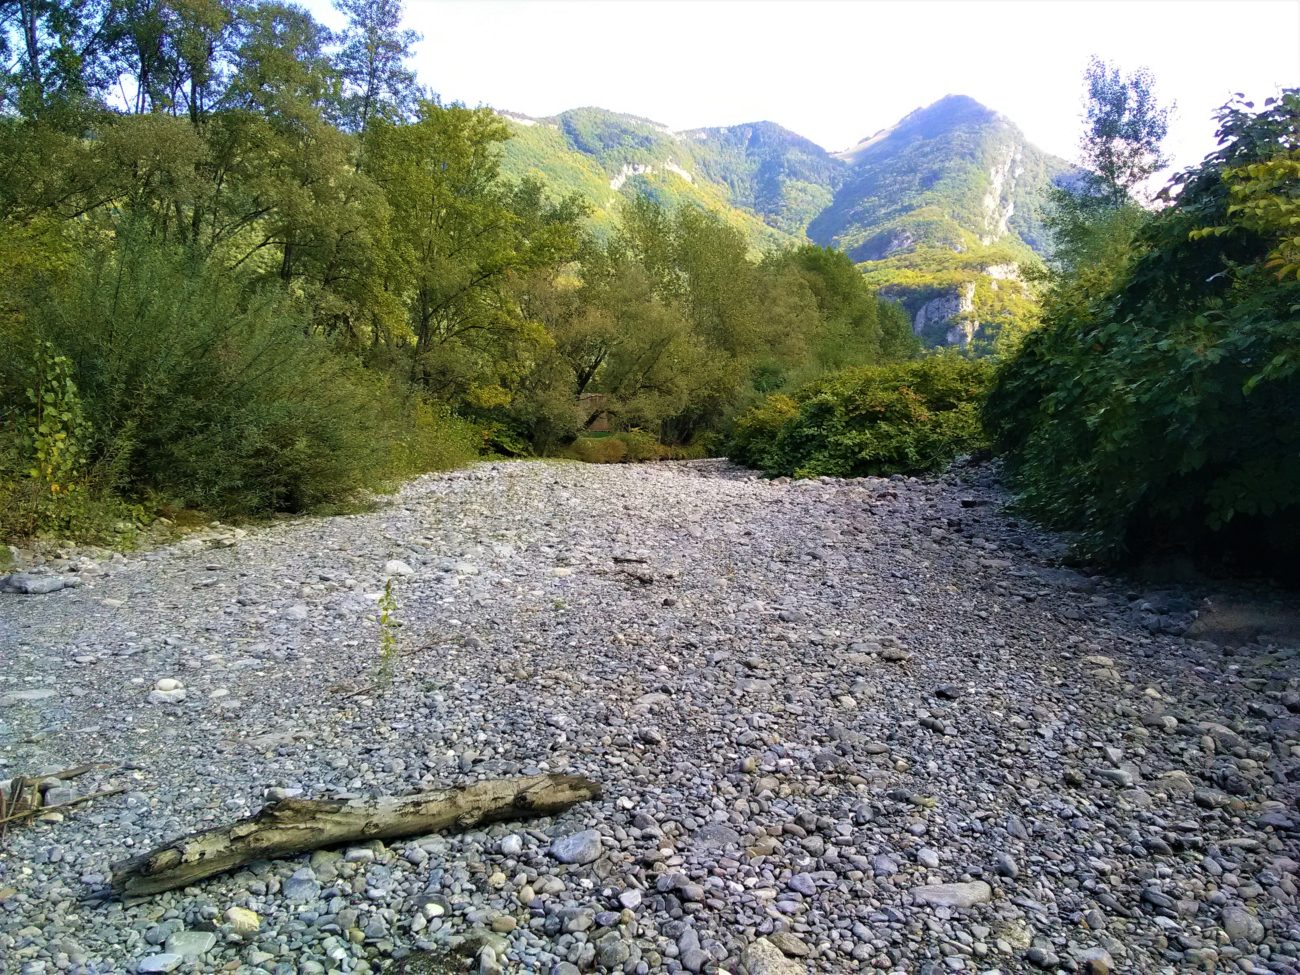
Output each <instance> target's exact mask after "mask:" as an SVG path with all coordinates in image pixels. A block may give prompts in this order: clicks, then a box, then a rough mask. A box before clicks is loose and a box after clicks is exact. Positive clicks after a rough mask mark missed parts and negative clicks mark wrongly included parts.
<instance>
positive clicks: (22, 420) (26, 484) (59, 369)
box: [0, 342, 90, 534]
mask: <svg viewBox="0 0 1300 975" xmlns="http://www.w3.org/2000/svg"><path fill="white" fill-rule="evenodd" d="M20 403H21V405H20V406H19V408H18V409H17V410H16V411H15V412H16V416H15V418H14V421H13V424H12V430H11V437H10V441H11V446H10V448H9V451H8V453H9V455H10V456H9V459H8V461H7V462H5V463H3V464H0V469H3V468H9V472H8V476H6V477H5V478H4V481H5V485H4V487H3V490H0V494H4V495H5V496H6V505H5V507H6V509H7V510H8V514H7V516H6V517H5V518H4V519H3V520H4V521H5V523H6V524H8V523H10V522H12V523H13V524H12V525H11V528H12V529H15V530H16V531H15V534H35V533H37V532H40V531H66V530H68V529H70V528H72V527H74V525H75V523H76V522H78V521H79V520H80V516H81V514H82V509H83V508H84V507H85V504H86V500H87V499H86V497H85V495H86V471H87V460H88V449H87V448H88V444H89V441H90V424H89V423H88V422H87V421H86V418H85V414H84V411H83V410H82V405H81V396H80V395H79V393H78V391H77V384H76V382H75V381H74V379H73V371H72V363H71V362H70V361H69V360H68V358H67V357H66V356H63V355H60V354H59V352H58V350H57V349H56V348H55V347H54V345H52V344H51V343H49V342H45V343H42V344H41V346H40V347H39V351H38V353H37V355H36V361H35V362H34V363H33V364H32V366H31V367H30V369H29V371H28V385H27V386H26V388H25V389H24V390H23V394H22V397H21V400H20ZM0 459H2V458H0Z"/></svg>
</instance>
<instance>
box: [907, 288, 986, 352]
mask: <svg viewBox="0 0 1300 975" xmlns="http://www.w3.org/2000/svg"><path fill="white" fill-rule="evenodd" d="M974 315H975V284H974V282H967V283H966V284H962V285H958V286H957V288H956V289H954V290H953V291H951V292H949V293H947V294H942V295H940V296H939V297H937V298H931V299H930V300H929V301H927V302H926V303H925V304H923V305H922V306H921V307H920V309H918V310H917V313H916V317H915V318H914V319H913V320H912V332H913V333H914V334H915V335H916V336H917V337H918V338H920V339H921V340H922V341H924V342H925V343H926V344H927V345H955V346H960V347H965V346H968V345H970V343H971V340H972V339H973V338H974V337H975V332H976V331H977V330H978V329H979V321H978V320H976V319H975V317H974Z"/></svg>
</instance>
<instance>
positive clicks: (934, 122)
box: [503, 95, 1069, 344]
mask: <svg viewBox="0 0 1300 975" xmlns="http://www.w3.org/2000/svg"><path fill="white" fill-rule="evenodd" d="M504 117H505V118H506V119H508V120H509V121H510V123H511V133H512V136H513V137H512V139H511V140H510V142H509V143H507V145H506V147H505V150H504V152H505V159H504V162H503V168H504V170H505V172H506V173H508V174H510V175H512V176H515V177H523V176H529V175H531V176H534V177H539V178H541V179H542V180H543V181H544V182H546V183H547V184H548V185H549V186H551V187H552V188H553V189H554V190H556V191H560V192H565V193H577V194H579V195H580V196H581V197H582V198H583V199H584V200H585V201H586V202H587V203H588V204H589V205H590V207H591V208H592V212H593V213H592V215H593V221H594V223H595V225H596V227H597V228H598V229H607V228H608V227H609V226H612V223H613V220H614V218H615V216H616V214H617V210H618V207H619V201H620V200H621V199H623V198H626V197H629V196H635V195H649V196H651V197H653V198H654V199H656V200H657V201H658V202H660V203H663V204H665V205H667V206H669V207H674V208H675V207H677V206H680V205H682V204H686V203H689V204H693V205H696V206H700V207H703V208H704V209H706V210H709V211H711V212H713V213H716V214H719V215H720V216H722V217H723V219H725V220H726V221H727V222H728V223H729V224H731V225H732V226H734V227H736V228H737V229H739V230H741V231H742V232H743V233H744V234H745V237H746V239H747V240H748V241H749V242H750V245H751V246H752V247H753V248H755V249H756V250H759V251H764V250H769V249H772V248H779V247H782V246H788V245H790V244H792V243H796V242H801V241H804V240H812V241H814V242H816V243H819V244H823V245H826V246H833V247H836V248H838V249H840V250H843V251H844V252H846V253H847V254H849V256H850V257H852V258H853V259H854V260H855V261H857V262H860V263H862V264H863V270H864V271H865V272H866V273H867V274H868V275H869V276H870V277H871V278H872V280H873V283H875V284H877V285H878V286H880V287H882V288H886V289H889V293H891V294H893V295H894V296H895V297H897V298H898V299H900V300H902V301H903V303H904V304H905V305H906V306H907V308H908V311H909V314H910V315H911V316H912V317H913V321H914V328H915V329H916V330H917V332H918V334H921V335H922V336H923V337H924V338H926V339H927V340H928V341H930V342H931V343H933V344H948V343H958V344H966V343H968V342H970V341H971V340H972V339H973V338H974V337H975V336H976V335H977V334H978V333H980V329H981V327H982V326H989V325H990V324H992V325H993V326H994V327H993V328H991V329H990V328H986V329H985V331H986V332H988V333H989V334H992V333H993V332H994V331H996V326H997V325H998V324H1000V322H999V319H1001V318H1005V317H1006V316H1007V314H1008V311H1007V308H1006V305H1007V303H1008V302H1007V298H1008V296H1009V297H1010V298H1011V300H1012V304H1016V303H1017V302H1018V301H1019V300H1020V299H1022V298H1024V297H1025V295H1024V290H1023V288H1021V287H1020V286H1019V285H1018V284H1017V283H1016V282H1017V281H1018V279H1019V272H1018V268H1019V265H1020V264H1022V263H1024V262H1026V261H1029V262H1032V261H1034V260H1035V255H1036V254H1042V253H1043V252H1045V250H1046V249H1047V246H1048V240H1047V235H1046V232H1045V230H1044V227H1043V223H1042V207H1043V204H1044V202H1045V201H1046V198H1047V193H1048V192H1049V190H1050V188H1051V186H1052V184H1053V181H1055V180H1058V179H1060V178H1061V177H1062V175H1063V174H1065V173H1067V172H1068V171H1069V167H1068V165H1067V164H1066V163H1065V162H1064V161H1062V160H1060V159H1058V158H1056V157H1054V156H1050V155H1048V154H1046V153H1044V152H1042V151H1041V150H1039V149H1037V148H1036V147H1034V146H1033V145H1032V144H1031V143H1029V142H1028V141H1027V140H1026V139H1025V137H1024V135H1023V134H1022V133H1021V132H1020V130H1019V129H1018V128H1017V127H1016V126H1015V125H1014V124H1013V123H1012V122H1011V121H1010V120H1008V119H1006V118H1005V117H1003V116H1001V115H999V114H997V113H996V112H994V111H992V110H991V109H989V108H986V107H985V106H983V105H981V104H980V103H978V102H976V101H975V100H974V99H971V98H967V97H965V96H961V95H950V96H948V97H946V98H943V99H941V100H940V101H938V102H936V103H934V104H933V105H930V106H928V107H926V108H921V109H917V110H916V111H915V112H912V113H911V114H909V115H908V116H906V117H905V118H904V119H902V120H901V121H900V122H899V123H898V124H897V125H894V126H892V127H891V128H888V129H885V130H883V131H881V132H878V133H876V134H875V135H873V136H871V137H869V138H866V139H863V140H862V141H861V142H859V143H858V144H857V145H855V146H853V147H852V148H850V149H848V150H845V151H844V152H839V153H834V154H832V153H829V152H827V151H826V150H824V149H822V148H821V147H820V146H818V145H816V144H815V143H813V142H811V141H809V140H808V139H805V138H803V137H802V136H800V135H797V134H796V133H794V132H791V131H789V130H788V129H784V128H782V127H781V126H779V125H777V124H776V123H774V122H768V121H761V122H752V123H745V124H741V125H732V126H723V127H717V128H703V129H693V130H690V131H686V132H673V131H671V130H669V129H668V128H666V127H665V126H663V125H660V124H658V123H656V122H652V121H650V120H648V119H643V118H638V117H636V116H632V115H620V114H618V113H615V112H610V111H606V110H604V109H599V108H580V109H574V110H572V111H568V112H564V113H561V114H560V115H557V116H553V117H551V118H545V119H533V118H528V117H525V116H520V115H515V114H511V113H504ZM991 281H1001V282H1010V283H1003V284H1001V285H1000V288H1001V291H1002V295H1001V296H993V292H994V291H997V290H998V289H999V285H997V284H994V285H991V286H990V285H989V282H991ZM1021 310H1023V309H1020V308H1017V309H1016V311H1021Z"/></svg>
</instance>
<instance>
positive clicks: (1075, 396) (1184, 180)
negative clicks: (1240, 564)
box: [987, 91, 1300, 558]
mask: <svg viewBox="0 0 1300 975" xmlns="http://www.w3.org/2000/svg"><path fill="white" fill-rule="evenodd" d="M1246 108H1248V106H1246V107H1244V108H1238V107H1228V108H1225V109H1224V110H1223V112H1222V113H1221V116H1220V118H1221V129H1220V141H1221V145H1222V146H1223V148H1222V149H1221V150H1220V151H1219V152H1218V153H1216V154H1215V155H1213V156H1210V157H1209V158H1207V160H1206V161H1205V162H1204V163H1202V164H1201V166H1200V167H1198V168H1196V169H1194V170H1191V171H1189V172H1186V173H1183V174H1180V176H1178V177H1177V178H1176V181H1175V185H1181V187H1182V189H1181V191H1180V192H1178V193H1177V195H1176V198H1175V199H1174V200H1173V205H1171V206H1168V207H1166V208H1165V209H1164V210H1162V211H1160V212H1159V213H1157V214H1156V215H1154V216H1152V217H1151V218H1149V219H1147V220H1146V221H1145V223H1144V224H1143V225H1141V226H1140V228H1139V229H1137V230H1136V232H1135V234H1131V235H1130V237H1129V241H1130V242H1129V244H1128V246H1127V247H1126V248H1124V249H1122V251H1119V252H1116V251H1117V249H1116V248H1115V247H1114V245H1113V243H1107V247H1108V248H1109V249H1110V252H1114V253H1112V256H1111V257H1109V258H1108V261H1107V267H1105V268H1102V269H1100V270H1099V269H1098V268H1097V267H1096V266H1095V264H1094V263H1092V262H1088V263H1087V264H1085V265H1080V266H1079V267H1076V268H1073V269H1072V270H1071V271H1069V272H1068V273H1067V274H1066V275H1065V276H1064V279H1063V280H1061V281H1059V282H1058V283H1057V286H1056V287H1055V289H1054V290H1053V292H1052V294H1051V295H1049V301H1048V304H1047V310H1046V316H1045V324H1044V327H1043V329H1042V330H1041V331H1039V332H1037V333H1035V334H1033V335H1031V336H1029V337H1028V339H1027V340H1026V341H1025V343H1024V346H1023V347H1022V349H1021V350H1020V352H1019V354H1018V355H1016V356H1015V357H1014V358H1013V359H1012V360H1010V361H1009V362H1007V363H1006V364H1005V365H1004V366H1003V367H1002V369H1001V370H1000V371H999V374H998V377H997V380H996V383H995V387H994V390H993V393H992V396H991V398H990V401H989V404H988V411H987V420H988V425H989V429H990V431H991V432H992V433H993V434H994V436H995V438H996V441H997V444H998V446H999V447H1000V448H1001V449H1002V450H1003V451H1005V452H1006V454H1007V459H1008V466H1009V468H1010V470H1011V471H1012V473H1013V475H1014V477H1015V483H1016V486H1017V487H1018V489H1019V490H1020V492H1021V501H1022V504H1023V506H1024V508H1025V509H1026V510H1027V511H1028V512H1029V513H1030V514H1032V515H1034V516H1036V517H1037V518H1039V519H1040V520H1042V521H1043V522H1045V523H1046V524H1048V525H1051V526H1054V527H1057V528H1064V529H1069V530H1073V531H1076V532H1078V533H1079V535H1078V542H1079V547H1080V549H1081V551H1082V552H1084V553H1086V554H1090V555H1094V556H1102V557H1107V558H1115V557H1123V556H1126V555H1130V556H1132V555H1139V554H1141V553H1143V552H1144V551H1146V550H1147V549H1148V548H1149V547H1151V546H1153V545H1161V546H1167V545H1171V544H1172V545H1178V546H1180V547H1189V548H1192V549H1200V550H1202V551H1206V550H1215V551H1217V552H1219V553H1220V554H1221V553H1222V550H1224V549H1228V548H1233V547H1238V548H1248V549H1251V550H1253V551H1254V552H1255V553H1256V554H1258V553H1259V552H1260V551H1261V550H1262V551H1268V550H1271V551H1273V552H1275V553H1285V552H1287V551H1288V550H1289V551H1290V552H1291V553H1294V551H1295V548H1296V546H1297V545H1300V487H1297V485H1300V409H1298V408H1297V403H1300V324H1297V310H1298V309H1300V281H1297V280H1295V274H1296V270H1295V269H1293V270H1292V273H1291V275H1290V279H1288V275H1287V273H1286V263H1285V261H1283V262H1282V263H1280V264H1279V255H1280V254H1282V253H1284V249H1285V247H1286V246H1287V241H1288V240H1293V239H1294V236H1295V229H1294V227H1295V225H1296V223H1297V222H1300V204H1298V203H1297V198H1296V195H1295V185H1296V180H1295V173H1296V172H1300V140H1298V139H1297V134H1296V129H1295V118H1296V117H1297V114H1298V113H1300V93H1298V92H1296V91H1291V92H1288V93H1287V94H1286V95H1285V96H1284V97H1283V98H1282V99H1281V100H1280V101H1279V102H1278V103H1277V104H1276V105H1274V106H1272V107H1269V108H1266V110H1265V111H1263V112H1260V113H1258V114H1253V113H1251V112H1249V111H1247V110H1246ZM1288 159H1289V160H1290V161H1289V162H1288V161H1287V160H1288ZM1278 161H1282V162H1283V165H1281V166H1278V165H1277V162H1278ZM1274 173H1276V174H1277V175H1283V176H1284V178H1282V179H1280V180H1278V181H1276V182H1274V181H1273V179H1272V174H1274ZM1242 200H1246V201H1248V202H1249V201H1253V202H1256V203H1260V204H1261V205H1260V206H1258V207H1252V206H1249V205H1242V204H1241V201H1242ZM1112 223H1113V220H1105V221H1101V223H1100V224H1099V229H1098V233H1099V234H1100V233H1102V232H1103V231H1106V229H1107V227H1108V226H1109V225H1110V224H1112Z"/></svg>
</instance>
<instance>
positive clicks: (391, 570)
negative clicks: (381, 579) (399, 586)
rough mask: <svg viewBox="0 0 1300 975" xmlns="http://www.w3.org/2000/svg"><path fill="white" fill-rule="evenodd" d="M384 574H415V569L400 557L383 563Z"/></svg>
mask: <svg viewBox="0 0 1300 975" xmlns="http://www.w3.org/2000/svg"><path fill="white" fill-rule="evenodd" d="M384 575H390V576H413V575H415V570H414V569H412V568H411V567H410V566H409V565H407V564H406V563H405V562H403V561H402V560H401V559H389V560H388V561H387V562H385V563H384Z"/></svg>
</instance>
